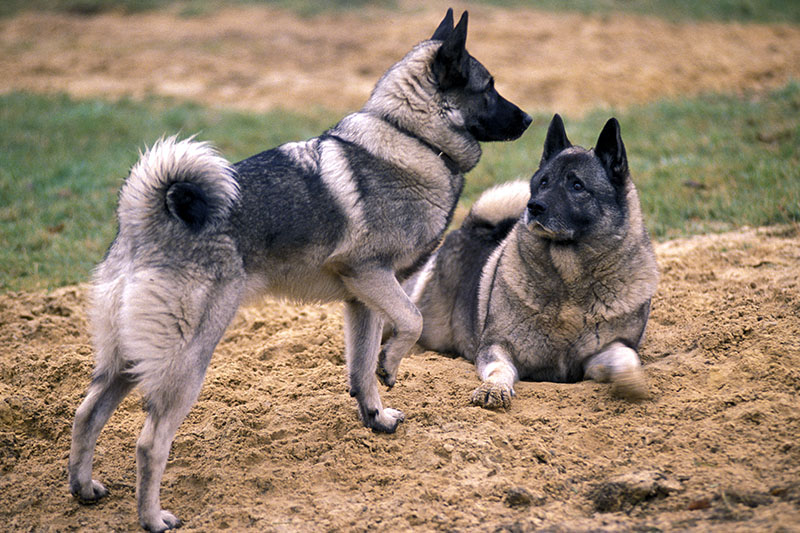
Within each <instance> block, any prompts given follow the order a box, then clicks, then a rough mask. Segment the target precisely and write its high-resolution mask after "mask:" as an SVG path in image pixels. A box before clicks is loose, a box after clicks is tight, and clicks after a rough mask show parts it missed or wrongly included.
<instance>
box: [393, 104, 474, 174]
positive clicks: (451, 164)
mask: <svg viewBox="0 0 800 533" xmlns="http://www.w3.org/2000/svg"><path fill="white" fill-rule="evenodd" d="M378 118H379V119H380V120H382V121H384V122H386V123H387V124H389V125H390V126H391V127H392V128H394V129H396V130H397V131H398V132H400V133H402V134H403V135H405V136H406V137H411V138H412V139H414V140H415V141H417V142H419V143H420V144H421V145H422V146H424V147H425V148H427V149H428V150H430V151H431V152H433V153H434V154H436V157H438V158H439V159H441V160H442V162H443V163H444V164H445V166H446V167H447V169H448V170H449V171H450V173H451V174H461V173H462V172H463V171H462V170H461V167H460V166H459V164H458V163H457V162H456V160H455V159H453V158H452V157H450V155H449V154H447V153H446V152H445V151H444V150H442V149H441V148H438V147H436V146H434V145H433V144H431V143H430V142H428V140H426V139H425V138H423V137H422V136H420V135H418V134H416V133H414V132H413V131H411V130H410V129H408V128H405V127H403V126H401V125H400V124H398V123H397V121H395V120H393V119H392V118H391V117H388V116H386V115H380V116H379V117H378Z"/></svg>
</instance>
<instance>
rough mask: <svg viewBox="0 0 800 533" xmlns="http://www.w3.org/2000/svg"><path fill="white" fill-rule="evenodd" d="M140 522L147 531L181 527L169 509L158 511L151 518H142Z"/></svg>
mask: <svg viewBox="0 0 800 533" xmlns="http://www.w3.org/2000/svg"><path fill="white" fill-rule="evenodd" d="M140 523H141V525H142V527H143V528H144V529H146V530H147V531H152V532H159V533H160V532H161V531H168V530H170V529H176V528H179V527H181V521H180V520H179V519H178V518H177V517H176V516H175V515H174V514H172V513H170V512H169V511H159V512H158V514H157V515H156V516H155V517H154V518H153V519H149V520H145V519H142V520H141V522H140Z"/></svg>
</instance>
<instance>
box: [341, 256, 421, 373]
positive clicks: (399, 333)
mask: <svg viewBox="0 0 800 533" xmlns="http://www.w3.org/2000/svg"><path fill="white" fill-rule="evenodd" d="M342 279H343V280H344V282H345V284H346V285H347V288H348V289H349V290H350V292H352V293H353V294H354V295H355V296H356V297H357V298H358V299H359V300H361V301H362V302H364V303H365V304H367V306H368V307H369V308H370V309H372V310H374V311H377V312H379V313H381V314H382V315H383V316H384V317H386V319H387V320H388V325H390V326H392V333H391V335H390V336H389V339H388V340H387V341H386V344H384V345H383V350H381V352H380V355H379V358H378V364H377V369H376V370H377V376H378V378H379V379H380V380H381V382H382V383H383V384H384V385H386V386H387V387H390V388H391V387H393V386H394V384H395V381H396V380H397V368H398V367H399V366H400V361H402V359H403V357H405V355H406V354H407V353H408V351H409V350H410V349H411V348H412V347H413V346H414V344H415V343H416V342H417V340H419V336H420V334H421V333H422V313H420V312H419V309H417V306H416V305H414V302H412V301H411V299H410V298H409V297H408V295H407V294H406V292H405V291H404V290H403V288H402V287H401V286H400V283H398V281H397V278H396V277H395V274H394V272H392V271H391V270H387V269H374V270H368V271H365V272H362V273H360V274H359V275H358V276H353V277H343V278H342Z"/></svg>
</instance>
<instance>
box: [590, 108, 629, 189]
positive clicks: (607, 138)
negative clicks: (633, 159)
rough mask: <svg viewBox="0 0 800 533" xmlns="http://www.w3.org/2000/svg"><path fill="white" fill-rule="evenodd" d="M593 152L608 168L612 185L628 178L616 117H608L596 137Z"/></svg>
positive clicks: (620, 183) (626, 159) (623, 146)
mask: <svg viewBox="0 0 800 533" xmlns="http://www.w3.org/2000/svg"><path fill="white" fill-rule="evenodd" d="M594 153H595V155H596V156H597V157H598V158H599V159H600V161H602V163H603V166H605V167H606V169H607V170H608V173H609V176H610V177H611V183H612V184H613V185H622V184H623V183H625V180H626V179H627V178H628V156H627V155H626V153H625V145H624V144H622V135H621V134H620V130H619V122H617V119H615V118H610V119H608V122H606V125H605V126H604V127H603V131H601V132H600V136H599V137H598V138H597V145H596V146H595V147H594Z"/></svg>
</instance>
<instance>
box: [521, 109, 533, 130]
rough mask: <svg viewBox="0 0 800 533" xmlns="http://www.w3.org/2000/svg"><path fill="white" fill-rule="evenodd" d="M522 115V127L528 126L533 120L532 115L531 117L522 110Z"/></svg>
mask: <svg viewBox="0 0 800 533" xmlns="http://www.w3.org/2000/svg"><path fill="white" fill-rule="evenodd" d="M522 115H523V116H522V124H523V127H525V128H527V127H528V126H530V125H531V122H533V117H532V116H530V115H529V114H527V113H524V112H523V113H522Z"/></svg>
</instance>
